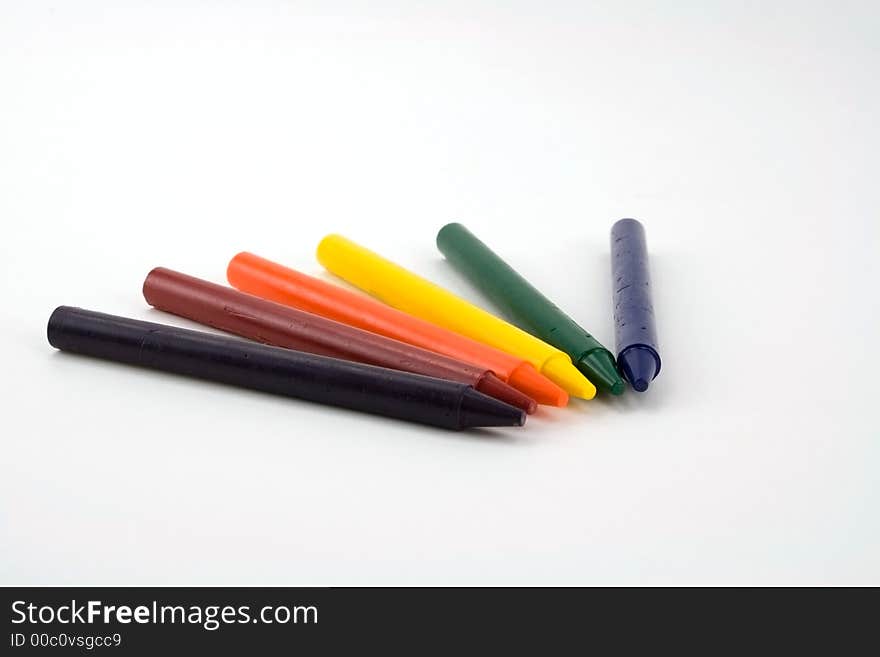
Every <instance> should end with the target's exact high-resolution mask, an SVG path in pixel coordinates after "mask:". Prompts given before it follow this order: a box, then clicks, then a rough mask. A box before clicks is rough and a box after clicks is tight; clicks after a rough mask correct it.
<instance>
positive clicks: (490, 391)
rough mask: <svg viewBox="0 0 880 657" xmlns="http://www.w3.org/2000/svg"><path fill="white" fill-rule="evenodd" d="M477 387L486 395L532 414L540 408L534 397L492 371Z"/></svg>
mask: <svg viewBox="0 0 880 657" xmlns="http://www.w3.org/2000/svg"><path fill="white" fill-rule="evenodd" d="M475 387H476V389H477V390H479V391H480V392H482V393H483V394H484V395H489V396H490V397H494V398H495V399H500V400H501V401H503V402H504V403H505V404H510V405H511V406H516V407H517V408H521V409H522V410H524V411H525V412H526V413H528V414H530V415H531V414H532V413H534V412H535V411H536V410H537V408H538V404H537V402H536V401H535V400H534V399H532V398H531V397H529V396H528V395H527V394H525V393H524V392H520V391H519V390H517V389H516V388H514V387H513V386H511V385H508V384H506V383H504V381H502V380H501V379H499V378H498V377H497V376H495V375H494V374H493V373H492V372H487V373H486V374H485V376H483V378H482V379H480V380H479V382H478V383H477V385H476V386H475Z"/></svg>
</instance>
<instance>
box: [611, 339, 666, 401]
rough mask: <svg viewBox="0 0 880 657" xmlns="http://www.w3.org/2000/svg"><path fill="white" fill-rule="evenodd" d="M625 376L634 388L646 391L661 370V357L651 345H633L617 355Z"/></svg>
mask: <svg viewBox="0 0 880 657" xmlns="http://www.w3.org/2000/svg"><path fill="white" fill-rule="evenodd" d="M617 364H618V366H619V367H620V370H621V372H623V376H624V377H626V380H627V381H629V382H630V385H632V387H633V389H634V390H637V391H638V392H645V390H647V389H648V386H649V385H650V383H651V381H653V380H654V377H655V376H657V373H658V372H659V371H660V357H659V356H658V355H657V353H656V352H655V351H654V350H653V349H651V348H650V347H647V346H643V345H633V346H631V347H628V348H627V349H624V350H623V352H622V353H621V354H620V355H619V356H618V357H617Z"/></svg>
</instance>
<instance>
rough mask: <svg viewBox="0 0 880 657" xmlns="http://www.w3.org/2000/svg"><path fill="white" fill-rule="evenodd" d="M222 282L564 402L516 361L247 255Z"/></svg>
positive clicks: (558, 391) (540, 398)
mask: <svg viewBox="0 0 880 657" xmlns="http://www.w3.org/2000/svg"><path fill="white" fill-rule="evenodd" d="M226 277H227V279H228V280H229V284H230V285H232V286H233V287H236V288H238V289H239V290H241V291H243V292H248V293H250V294H254V295H256V296H259V297H263V298H264V299H269V300H271V301H275V302H278V303H283V304H286V305H288V306H292V307H294V308H299V309H300V310H306V311H308V312H311V313H315V314H316V315H321V316H323V317H327V318H329V319H334V320H336V321H338V322H343V323H345V324H349V325H350V326H356V327H358V328H361V329H364V330H367V331H372V332H373V333H378V334H379V335H384V336H386V337H389V338H394V339H395V340H400V341H401V342H406V343H409V344H412V345H416V346H418V347H422V348H424V349H430V350H431V351H435V352H437V353H440V354H444V355H446V356H450V357H452V358H457V359H459V360H463V361H465V362H468V363H472V364H474V365H479V366H480V367H483V368H486V369H488V370H491V371H492V372H493V373H494V374H495V375H496V376H498V377H499V378H500V379H502V380H503V381H505V382H506V383H508V384H510V385H512V386H514V387H515V388H517V389H519V390H521V391H522V392H524V393H525V394H527V395H528V396H529V397H532V398H533V399H535V400H536V401H537V402H538V403H539V404H548V405H551V406H565V405H566V404H567V403H568V393H566V392H565V391H564V390H563V389H562V388H560V387H559V386H558V385H556V384H555V383H553V382H552V381H550V379H548V378H547V377H545V376H543V375H542V374H540V373H539V372H538V371H537V370H536V369H535V367H534V366H533V365H532V364H531V363H529V362H527V361H525V360H523V359H521V358H517V357H516V356H512V355H510V354H507V353H505V352H503V351H500V350H498V349H495V348H493V347H489V346H487V345H484V344H482V343H480V342H476V341H475V340H471V339H470V338H466V337H465V336H463V335H459V334H458V333H454V332H452V331H449V330H447V329H444V328H441V327H439V326H436V325H435V324H431V323H430V322H426V321H424V320H422V319H418V318H417V317H412V316H411V315H407V314H406V313H404V312H401V311H399V310H395V309H394V308H391V307H389V306H386V305H385V304H383V303H381V302H379V301H376V300H375V299H371V298H370V297H367V296H364V295H362V294H359V293H357V292H351V291H349V290H346V289H344V288H341V287H339V286H336V285H332V284H330V283H326V282H324V281H321V280H319V279H317V278H313V277H312V276H307V275H306V274H302V273H300V272H298V271H294V270H293V269H289V268H287V267H284V266H282V265H279V264H277V263H275V262H272V261H270V260H266V259H264V258H261V257H259V256H256V255H254V254H252V253H247V252H244V253H239V254H238V255H237V256H235V257H234V258H233V259H232V260H231V261H230V262H229V267H228V268H227V270H226Z"/></svg>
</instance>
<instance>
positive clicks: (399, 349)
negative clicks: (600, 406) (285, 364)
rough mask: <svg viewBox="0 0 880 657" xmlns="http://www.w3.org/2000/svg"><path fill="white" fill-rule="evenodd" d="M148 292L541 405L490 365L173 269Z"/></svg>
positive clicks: (245, 328) (225, 318)
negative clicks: (429, 348) (337, 320)
mask: <svg viewBox="0 0 880 657" xmlns="http://www.w3.org/2000/svg"><path fill="white" fill-rule="evenodd" d="M143 292H144V298H145V299H146V300H147V303H149V304H150V305H151V306H154V307H155V308H158V309H159V310H164V311H165V312H169V313H173V314H175V315H179V316H181V317H186V318H187V319H191V320H193V321H196V322H199V323H201V324H206V325H208V326H212V327H214V328H216V329H220V330H221V331H228V332H229V333H235V334H236V335H240V336H241V337H244V338H249V339H251V340H256V341H257V342H263V343H265V344H271V345H274V346H276V347H286V348H287V349H296V350H297V351H305V352H308V353H310V354H320V355H322V356H332V357H333V358H342V359H344V360H353V361H356V362H358V363H367V364H368V365H378V366H379V367H387V368H388V369H392V370H400V371H403V372H414V373H415V374H424V375H425V376H435V377H437V378H439V379H448V380H450V381H457V382H459V383H466V384H468V385H472V386H473V387H474V388H475V389H476V390H479V391H480V392H482V393H484V394H487V395H490V396H492V397H495V398H496V399H500V400H501V401H503V402H505V403H507V404H511V405H512V406H516V407H518V408H521V409H523V410H524V411H526V412H527V413H533V412H534V411H535V408H536V406H537V404H536V403H535V400H534V399H532V398H531V397H528V396H526V395H525V394H524V393H522V392H520V391H519V390H517V389H516V388H514V387H512V386H509V385H507V384H506V383H504V382H503V381H502V380H501V379H499V378H498V377H496V376H495V375H494V374H492V372H490V371H489V370H486V369H481V368H479V367H477V366H475V365H471V364H470V363H465V362H462V361H460V360H455V359H453V358H449V357H448V356H443V355H442V354H437V353H434V352H433V351H428V350H426V349H420V348H419V347H414V346H412V345H409V344H406V343H405V342H400V341H399V340H392V339H391V338H386V337H383V336H381V335H376V334H374V333H370V332H368V331H363V330H361V329H359V328H355V327H353V326H348V325H346V324H342V323H340V322H335V321H333V320H332V319H326V318H324V317H319V316H318V315H314V314H312V313H308V312H305V311H303V310H296V309H294V308H290V307H288V306H283V305H281V304H278V303H275V302H273V301H267V300H265V299H260V298H259V297H255V296H253V295H250V294H245V293H244V292H239V291H238V290H233V289H232V288H229V287H224V286H222V285H215V284H214V283H209V282H208V281H204V280H201V279H199V278H194V277H193V276H187V275H186V274H181V273H180V272H176V271H172V270H170V269H165V268H163V267H157V268H156V269H154V270H153V271H151V272H150V273H149V274H148V275H147V278H146V280H144V288H143Z"/></svg>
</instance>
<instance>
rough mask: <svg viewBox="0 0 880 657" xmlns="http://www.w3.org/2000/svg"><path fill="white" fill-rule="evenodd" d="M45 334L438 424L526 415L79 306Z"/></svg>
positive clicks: (442, 387)
mask: <svg viewBox="0 0 880 657" xmlns="http://www.w3.org/2000/svg"><path fill="white" fill-rule="evenodd" d="M47 333H48V338H49V344H51V345H52V346H53V347H55V348H56V349H61V350H62V351H70V352H73V353H77V354H82V355H86V356H93V357H96V358H102V359H104V360H111V361H116V362H119V363H127V364H130V365H137V366H139V367H145V368H148V369H153V370H161V371H164V372H172V373H175V374H182V375H185V376H190V377H194V378H197V379H206V380H209V381H217V382H220V383H226V384H231V385H235V386H239V387H243V388H250V389H253V390H260V391H263V392H270V393H274V394H278V395H284V396H287V397H297V398H300V399H305V400H308V401H312V402H317V403H321V404H329V405H331V406H342V407H344V408H349V409H353V410H357V411H363V412H366V413H374V414H377V415H385V416H388V417H394V418H398V419H401V420H408V421H411V422H420V423H422V424H428V425H433V426H437V427H443V428H446V429H466V428H471V427H489V426H499V427H501V426H522V425H523V423H524V422H525V419H526V414H525V412H524V411H522V410H521V409H519V408H515V407H513V406H510V405H509V404H505V403H504V402H502V401H499V400H497V399H495V398H494V397H490V396H488V395H484V394H483V393H481V392H477V391H476V390H474V389H473V387H472V386H469V385H466V384H464V383H456V382H453V381H446V380H444V379H437V378H434V377H430V376H422V375H421V374H411V373H409V372H398V371H395V370H389V369H386V368H384V367H375V366H374V365H364V364H362V363H353V362H351V361H347V360H339V359H337V358H329V357H327V356H318V355H315V354H306V353H302V352H299V351H293V350H291V349H283V348H281V347H272V346H269V345H265V344H260V343H257V342H251V341H249V340H242V339H240V338H232V337H226V336H222V335H213V334H209V333H203V332H200V331H190V330H187V329H181V328H177V327H175V326H165V325H162V324H154V323H152V322H143V321H140V320H136V319H129V318H127V317H117V316H115V315H106V314H104V313H99V312H95V311H91V310H83V309H82V308H72V307H70V306H60V307H58V308H56V309H55V312H53V313H52V316H51V317H50V318H49V326H48V329H47Z"/></svg>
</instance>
